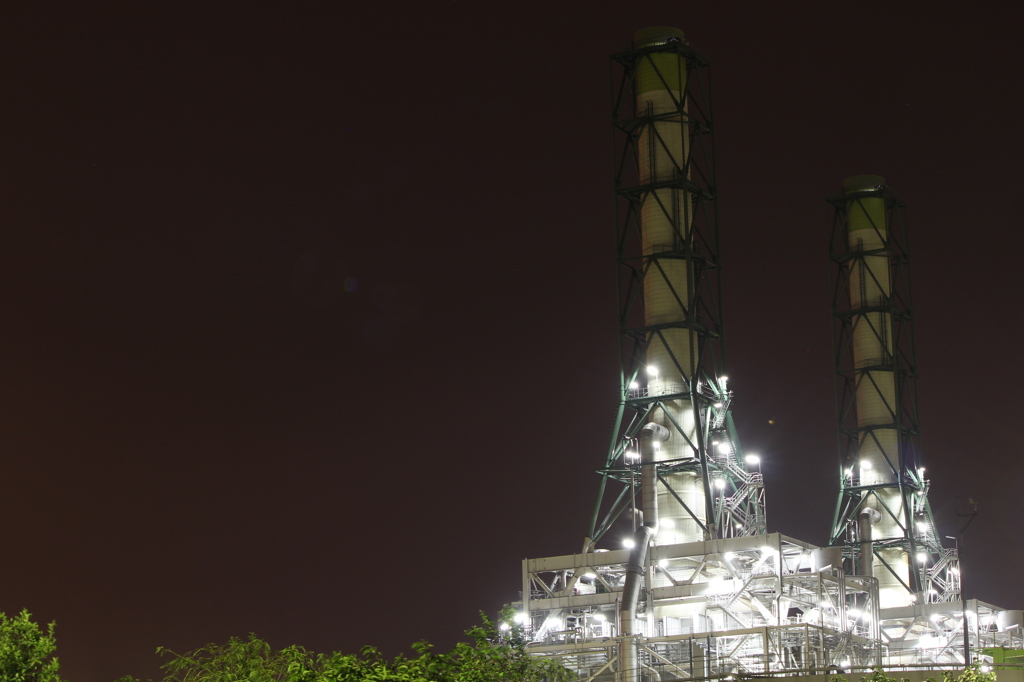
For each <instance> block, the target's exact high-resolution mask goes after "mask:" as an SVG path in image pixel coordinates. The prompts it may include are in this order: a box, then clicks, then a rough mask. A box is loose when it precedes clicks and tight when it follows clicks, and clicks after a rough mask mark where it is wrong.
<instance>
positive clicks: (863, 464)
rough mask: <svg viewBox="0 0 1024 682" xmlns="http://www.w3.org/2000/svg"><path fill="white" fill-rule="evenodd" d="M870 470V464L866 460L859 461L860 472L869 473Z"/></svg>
mask: <svg viewBox="0 0 1024 682" xmlns="http://www.w3.org/2000/svg"><path fill="white" fill-rule="evenodd" d="M870 469H871V462H869V461H867V460H866V459H862V460H861V461H860V470H861V471H869V470H870Z"/></svg>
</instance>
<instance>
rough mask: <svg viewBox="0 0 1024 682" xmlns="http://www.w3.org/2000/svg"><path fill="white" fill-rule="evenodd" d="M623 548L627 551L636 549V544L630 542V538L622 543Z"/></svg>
mask: <svg viewBox="0 0 1024 682" xmlns="http://www.w3.org/2000/svg"><path fill="white" fill-rule="evenodd" d="M622 546H623V547H625V548H626V549H633V548H634V547H636V543H635V542H633V541H632V540H630V539H629V538H626V539H625V540H623V541H622Z"/></svg>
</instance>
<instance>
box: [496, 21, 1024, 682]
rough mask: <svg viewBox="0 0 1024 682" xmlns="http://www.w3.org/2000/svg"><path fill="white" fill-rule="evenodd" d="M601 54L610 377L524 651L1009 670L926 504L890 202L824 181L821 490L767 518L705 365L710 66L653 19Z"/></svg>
mask: <svg viewBox="0 0 1024 682" xmlns="http://www.w3.org/2000/svg"><path fill="white" fill-rule="evenodd" d="M612 65H613V69H614V74H615V75H614V79H613V80H614V82H613V98H612V99H613V105H612V107H613V111H612V123H613V126H614V132H615V157H614V158H615V177H614V181H615V196H616V215H615V225H616V244H617V263H618V281H619V289H618V291H619V301H618V321H619V327H620V337H619V338H620V343H619V348H620V367H621V393H620V395H619V399H618V411H617V414H616V419H615V428H614V432H613V435H612V440H611V442H610V444H609V447H608V450H607V453H605V454H604V455H603V458H602V460H601V461H600V463H599V469H598V474H599V477H600V478H599V481H600V482H599V490H598V494H597V500H596V502H595V505H594V509H593V514H592V517H591V520H590V523H589V527H588V528H586V529H584V530H585V535H584V537H583V540H582V546H581V547H574V548H571V551H576V550H578V551H576V553H567V554H565V555H563V556H554V557H544V558H535V559H526V560H524V561H523V564H522V586H521V600H520V601H519V602H517V603H516V604H514V608H515V609H516V617H515V618H516V621H517V625H518V626H519V627H521V628H522V632H523V634H524V636H525V637H526V639H527V641H528V642H529V643H528V645H527V650H528V651H529V652H531V653H532V654H534V655H537V656H545V657H552V658H554V659H556V660H558V661H559V662H560V663H561V664H562V665H564V666H565V667H567V668H569V669H570V670H573V671H575V672H576V673H577V674H578V676H579V679H580V680H584V681H586V682H604V681H608V682H612V681H615V682H640V681H644V682H661V681H667V680H701V679H715V680H733V679H738V678H741V677H790V676H791V677H811V676H826V677H823V678H820V679H827V676H828V675H830V674H835V673H840V672H842V673H852V674H854V675H856V674H857V673H862V672H868V671H870V670H872V669H875V668H879V667H880V668H882V669H884V670H886V671H893V672H892V673H891V674H893V675H894V676H896V677H907V678H910V679H913V680H920V679H924V678H926V677H940V676H941V672H936V671H942V670H962V669H964V667H965V666H966V665H970V664H978V665H981V666H983V667H982V669H983V670H988V669H995V671H996V673H997V675H998V676H999V677H1000V679H1004V678H1005V679H1009V678H1011V677H1012V678H1013V679H1015V680H1019V679H1024V678H1022V677H1021V666H1020V665H1017V664H1018V663H1020V662H1021V661H1020V660H1016V661H1015V660H1014V659H1013V658H1012V657H1013V656H1014V655H1020V654H1022V653H1024V652H1021V651H1018V650H1020V649H1021V648H1024V641H1022V636H1024V632H1022V630H1024V613H1022V611H1020V610H1011V609H1006V608H1002V607H998V606H995V605H992V604H987V603H984V602H982V601H979V600H976V599H966V600H964V595H963V593H962V592H961V580H960V562H959V558H958V554H957V548H956V547H957V546H956V542H955V538H954V539H946V538H944V537H941V535H940V533H939V531H938V530H937V527H936V524H935V522H934V520H933V518H932V512H931V508H930V506H929V502H928V493H929V480H928V478H927V476H926V470H925V467H924V464H923V460H922V452H921V449H920V445H919V435H918V434H919V423H918V415H917V388H916V380H915V377H916V360H915V355H914V326H913V322H914V319H913V308H912V305H911V297H910V285H911V282H910V272H909V265H908V263H909V252H908V246H907V229H908V226H907V224H906V220H905V213H904V206H903V204H902V203H901V202H900V200H899V199H898V198H897V197H896V196H895V195H894V194H893V193H892V192H891V191H890V190H889V188H888V186H887V185H886V182H885V180H884V179H883V178H882V177H879V176H875V175H859V176H855V177H850V178H846V179H845V180H842V179H841V178H837V179H836V181H837V184H838V183H839V182H840V181H841V182H842V191H841V192H840V193H837V194H838V196H835V197H833V198H828V199H827V206H828V211H829V220H828V224H827V226H826V228H827V235H828V249H829V250H828V253H827V257H828V259H829V262H830V263H831V268H830V270H831V280H830V286H831V297H832V327H833V359H834V367H835V377H834V379H835V385H836V425H837V435H838V442H839V453H838V456H839V466H838V467H837V471H838V473H839V476H838V481H837V483H838V486H837V503H836V506H835V509H834V511H832V510H829V512H828V513H831V514H832V516H833V520H832V523H831V531H830V537H828V538H820V539H819V541H818V542H808V541H805V540H800V539H796V538H792V537H787V536H786V535H783V534H781V533H768V532H767V530H766V528H767V526H766V508H765V499H766V497H765V489H764V481H763V478H762V475H761V472H760V461H759V459H758V457H757V456H756V455H754V454H752V453H749V452H744V450H743V448H742V446H741V443H740V441H739V438H738V436H737V432H736V428H735V426H734V423H733V418H732V414H731V406H732V402H733V391H732V389H731V388H730V384H729V381H728V378H727V377H726V376H725V375H724V374H723V369H722V348H723V342H724V335H723V328H722V322H721V321H722V300H721V284H722V278H723V277H726V276H728V274H727V273H723V271H722V268H721V267H720V265H721V259H720V250H719V224H718V219H717V213H716V205H715V201H716V183H715V161H714V125H713V118H712V108H711V88H710V75H709V66H708V63H707V61H706V60H704V59H703V58H702V57H701V56H699V55H698V54H697V53H696V52H694V51H693V50H692V49H691V48H690V46H689V45H688V43H687V42H686V40H685V39H684V36H683V33H682V32H681V31H679V30H677V29H673V28H665V27H657V28H650V29H645V30H642V31H639V32H637V34H636V35H635V37H634V42H633V45H632V48H631V49H630V50H628V51H626V52H622V53H619V54H615V55H613V56H612ZM823 251H824V249H823ZM825 256H826V254H825V253H824V252H823V253H822V257H823V259H824V257H825ZM823 378H824V377H823ZM582 483H583V482H582V481H581V484H582ZM822 513H826V512H824V511H822ZM613 530H614V532H610V531H613ZM624 534H629V536H630V537H631V540H628V541H627V542H626V543H622V542H621V537H622V536H623V535H624ZM505 627H506V628H507V627H510V625H509V624H506V625H505ZM895 671H899V672H895Z"/></svg>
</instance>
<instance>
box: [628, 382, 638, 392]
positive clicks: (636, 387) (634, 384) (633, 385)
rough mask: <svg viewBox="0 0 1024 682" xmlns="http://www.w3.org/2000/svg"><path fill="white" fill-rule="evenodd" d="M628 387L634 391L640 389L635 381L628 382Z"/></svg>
mask: <svg viewBox="0 0 1024 682" xmlns="http://www.w3.org/2000/svg"><path fill="white" fill-rule="evenodd" d="M629 387H630V388H631V389H633V390H634V391H635V390H636V389H638V388H640V384H638V383H636V382H635V381H631V382H629Z"/></svg>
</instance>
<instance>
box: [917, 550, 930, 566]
mask: <svg viewBox="0 0 1024 682" xmlns="http://www.w3.org/2000/svg"><path fill="white" fill-rule="evenodd" d="M917 560H918V562H920V563H922V564H923V563H924V562H926V561H928V555H927V554H925V553H924V552H918V553H917Z"/></svg>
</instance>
